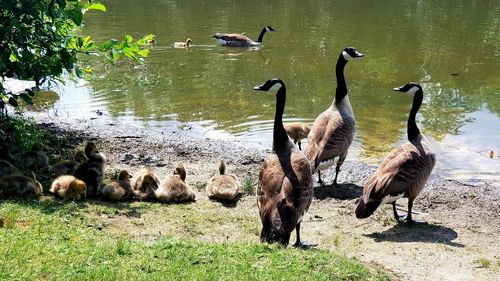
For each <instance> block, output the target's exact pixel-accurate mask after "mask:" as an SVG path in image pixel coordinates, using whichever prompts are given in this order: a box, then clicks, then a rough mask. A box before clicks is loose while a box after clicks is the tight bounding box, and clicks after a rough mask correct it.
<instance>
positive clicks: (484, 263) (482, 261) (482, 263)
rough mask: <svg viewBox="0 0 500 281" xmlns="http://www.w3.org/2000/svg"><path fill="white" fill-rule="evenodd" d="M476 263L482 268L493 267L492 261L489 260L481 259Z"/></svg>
mask: <svg viewBox="0 0 500 281" xmlns="http://www.w3.org/2000/svg"><path fill="white" fill-rule="evenodd" d="M476 262H477V263H478V264H479V267H482V268H489V267H490V266H491V261H490V260H489V259H485V258H479V259H477V260H476Z"/></svg>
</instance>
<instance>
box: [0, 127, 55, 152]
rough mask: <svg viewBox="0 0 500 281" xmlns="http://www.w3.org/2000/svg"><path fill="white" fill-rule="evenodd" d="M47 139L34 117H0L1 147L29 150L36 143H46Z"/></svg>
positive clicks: (16, 150) (10, 149) (12, 149)
mask: <svg viewBox="0 0 500 281" xmlns="http://www.w3.org/2000/svg"><path fill="white" fill-rule="evenodd" d="M46 140H47V138H46V133H45V132H44V131H42V130H40V129H39V128H38V126H37V124H36V122H35V120H34V119H32V118H29V119H24V118H8V119H7V118H0V147H1V148H3V149H7V148H8V151H10V152H19V151H28V150H30V149H31V146H32V145H33V144H34V143H41V144H46ZM1 156H4V155H0V157H1Z"/></svg>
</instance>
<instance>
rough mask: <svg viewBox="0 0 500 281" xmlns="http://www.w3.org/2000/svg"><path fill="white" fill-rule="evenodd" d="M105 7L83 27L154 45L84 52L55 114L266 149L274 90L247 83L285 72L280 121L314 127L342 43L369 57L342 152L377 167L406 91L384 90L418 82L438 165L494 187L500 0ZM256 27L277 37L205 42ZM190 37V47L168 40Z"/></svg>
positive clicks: (360, 63)
mask: <svg viewBox="0 0 500 281" xmlns="http://www.w3.org/2000/svg"><path fill="white" fill-rule="evenodd" d="M103 3H104V4H105V5H106V6H107V8H108V11H107V12H106V13H100V12H89V13H88V14H87V15H86V26H85V29H84V30H83V33H85V34H91V35H92V36H93V38H94V39H95V41H97V42H102V41H103V40H104V39H107V38H120V39H121V38H122V36H123V35H124V34H126V33H128V34H131V35H133V36H134V38H139V37H141V36H143V35H145V34H149V33H153V34H155V35H156V37H157V44H156V45H155V46H154V47H153V48H152V50H151V54H150V56H149V57H148V58H147V59H145V64H144V65H142V66H138V65H134V64H133V63H130V62H122V63H120V64H118V65H117V66H110V65H107V64H104V63H101V62H99V61H98V60H95V59H85V60H86V61H87V62H88V63H89V64H90V65H91V66H92V67H93V69H94V73H93V76H92V77H90V78H89V79H88V80H87V81H77V82H68V83H67V84H66V85H65V86H61V87H60V88H59V90H58V92H59V94H60V97H59V98H56V100H54V101H53V104H51V105H50V106H51V110H52V113H54V114H55V113H57V114H58V115H60V116H66V115H67V116H71V117H74V118H81V117H97V114H96V110H100V111H102V112H104V116H109V117H110V118H113V119H117V120H122V121H124V122H133V123H135V124H139V125H141V126H152V127H156V128H157V129H158V130H163V131H165V132H172V131H183V132H185V133H187V134H191V135H194V136H199V137H209V138H222V139H229V140H238V141H241V142H244V143H247V144H248V145H251V146H260V147H266V148H270V145H271V137H272V134H271V131H272V125H273V123H272V122H273V117H274V106H275V98H274V96H273V95H271V94H268V95H266V94H262V93H260V94H257V93H255V92H254V91H252V87H253V86H255V85H257V84H261V83H263V82H264V81H266V80H267V79H269V78H272V77H279V78H281V79H283V80H284V81H285V83H286V85H287V90H288V92H287V97H288V98H287V104H286V108H285V120H286V121H297V120H298V121H305V122H310V123H312V122H313V121H314V119H315V118H316V116H318V114H319V113H321V112H322V111H323V110H325V109H326V108H327V107H328V106H329V105H330V104H331V102H332V99H333V96H334V93H335V87H336V79H335V73H334V69H335V63H336V60H337V58H338V55H339V53H340V51H341V50H342V49H343V48H344V47H347V46H353V47H355V48H356V49H358V51H360V52H361V53H363V54H365V57H364V58H362V59H360V60H356V61H353V62H350V63H349V64H348V65H347V67H346V69H345V73H346V80H347V85H348V88H349V91H350V92H349V97H350V101H351V104H352V107H353V110H354V113H355V116H356V120H357V134H356V137H355V141H354V143H353V146H352V148H351V150H350V154H349V157H348V159H353V160H361V161H364V162H368V163H372V164H378V163H380V161H381V159H383V157H385V155H387V153H388V152H389V151H390V150H391V149H392V148H394V147H395V146H398V145H400V144H401V143H403V142H404V141H405V138H406V120H407V117H408V113H409V110H410V107H411V102H412V100H411V97H408V96H406V95H401V94H398V93H396V92H393V91H392V88H394V87H396V86H401V85H403V84H405V83H407V82H409V81H415V82H419V83H421V84H422V85H423V88H424V94H425V99H424V104H423V106H422V108H421V110H420V113H419V115H418V123H419V126H420V128H421V131H422V132H423V133H424V134H426V135H427V136H428V138H429V139H430V141H431V142H432V144H433V148H434V150H435V152H436V154H437V157H438V164H437V166H436V170H435V172H436V171H437V173H440V174H442V175H444V176H445V177H454V178H460V179H464V180H466V181H470V182H475V181H476V180H480V179H488V180H490V181H493V182H496V183H497V184H498V183H499V182H500V158H499V156H500V17H499V16H498V15H500V2H499V1H486V0H485V1H470V0H457V1H414V0H412V1H402V0H393V1H352V0H344V1H331V0H328V1H300V0H297V1H270V0H265V1H262V0H253V1H218V0H211V1H189V0H179V1H173V0H172V1H135V0H134V1H132V0H128V1H124V0H108V1H103ZM265 25H271V26H272V27H273V28H274V29H275V30H276V32H272V33H267V34H266V35H265V36H264V45H263V47H262V48H261V49H259V50H251V49H238V48H226V47H221V46H218V45H217V44H216V41H215V39H213V38H211V35H212V34H213V33H214V32H231V33H241V32H245V33H246V34H247V35H248V36H250V37H252V38H256V37H257V36H258V34H259V32H260V30H261V29H262V27H263V26H265ZM188 37H189V38H191V39H192V41H193V44H194V45H193V46H192V48H190V49H189V50H184V49H175V48H173V44H174V42H176V41H185V40H186V38H188ZM103 118H104V117H103ZM187 129H189V130H187ZM491 150H493V151H494V153H495V155H494V157H493V159H490V158H489V154H490V151H491Z"/></svg>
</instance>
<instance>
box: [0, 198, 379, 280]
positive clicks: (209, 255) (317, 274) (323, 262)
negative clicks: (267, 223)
mask: <svg viewBox="0 0 500 281" xmlns="http://www.w3.org/2000/svg"><path fill="white" fill-rule="evenodd" d="M120 206H127V205H126V204H123V205H120ZM128 206H129V207H128V208H130V205H128ZM137 206H143V207H144V208H143V210H144V213H142V214H141V217H140V218H138V220H139V219H140V220H142V221H144V222H145V223H146V224H148V223H149V221H148V220H149V219H150V218H151V217H150V216H148V212H155V211H154V210H151V209H150V207H148V206H146V203H138V205H137ZM137 206H136V205H134V207H137ZM172 207H176V205H159V206H158V209H157V210H156V211H160V212H161V214H159V213H155V216H154V217H156V216H160V217H161V218H162V221H163V224H164V225H169V224H170V223H171V222H173V221H175V220H176V217H173V216H171V215H170V209H171V208H172ZM96 208H97V209H99V208H102V204H101V203H99V204H94V203H92V202H90V201H88V202H80V203H76V202H64V203H63V202H60V201H55V200H51V199H44V200H40V201H35V200H33V201H27V200H19V201H15V200H8V201H4V202H2V204H0V218H4V220H5V221H6V226H5V227H3V228H0V253H2V254H1V255H0V279H1V280H38V279H51V280H146V279H147V280H387V279H388V276H387V275H386V274H385V273H381V272H376V271H375V270H372V269H371V268H367V267H366V266H365V265H363V264H362V263H361V262H358V261H355V260H352V259H349V258H346V257H343V256H340V255H337V254H335V253H332V252H329V251H325V250H310V251H303V250H298V249H293V248H291V247H290V248H283V247H280V246H277V245H265V244H260V243H259V242H257V241H255V243H244V242H237V243H213V242H200V241H194V240H190V239H185V240H182V241H180V240H178V239H177V238H175V237H171V236H170V237H169V235H172V234H171V233H169V232H168V231H167V229H168V227H167V228H165V229H164V230H163V232H167V233H166V235H167V236H159V237H157V238H154V236H153V235H154V234H153V233H152V232H151V231H149V234H151V236H150V235H149V234H148V235H146V236H144V235H138V236H131V232H129V231H122V232H120V231H117V229H116V228H114V226H107V225H106V224H101V222H100V220H101V219H102V216H100V215H99V214H98V213H95V209H96ZM188 212H191V213H192V212H196V210H192V211H188ZM167 214H168V215H167ZM120 217H123V216H120ZM125 217H126V216H125ZM133 219H134V218H129V220H133ZM96 225H99V227H95V226H96ZM101 226H102V227H101ZM135 227H136V228H141V226H135ZM143 228H144V227H143ZM140 231H141V232H142V231H144V230H140ZM174 235H175V234H174ZM152 238H153V239H152ZM205 241H206V240H205ZM19 265H23V266H19Z"/></svg>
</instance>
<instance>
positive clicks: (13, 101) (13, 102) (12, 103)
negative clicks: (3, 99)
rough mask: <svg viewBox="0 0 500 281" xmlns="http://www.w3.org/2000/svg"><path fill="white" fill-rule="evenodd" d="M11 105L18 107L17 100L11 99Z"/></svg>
mask: <svg viewBox="0 0 500 281" xmlns="http://www.w3.org/2000/svg"><path fill="white" fill-rule="evenodd" d="M9 104H10V105H12V106H13V107H17V106H18V103H17V100H16V99H15V98H13V97H10V98H9Z"/></svg>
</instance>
